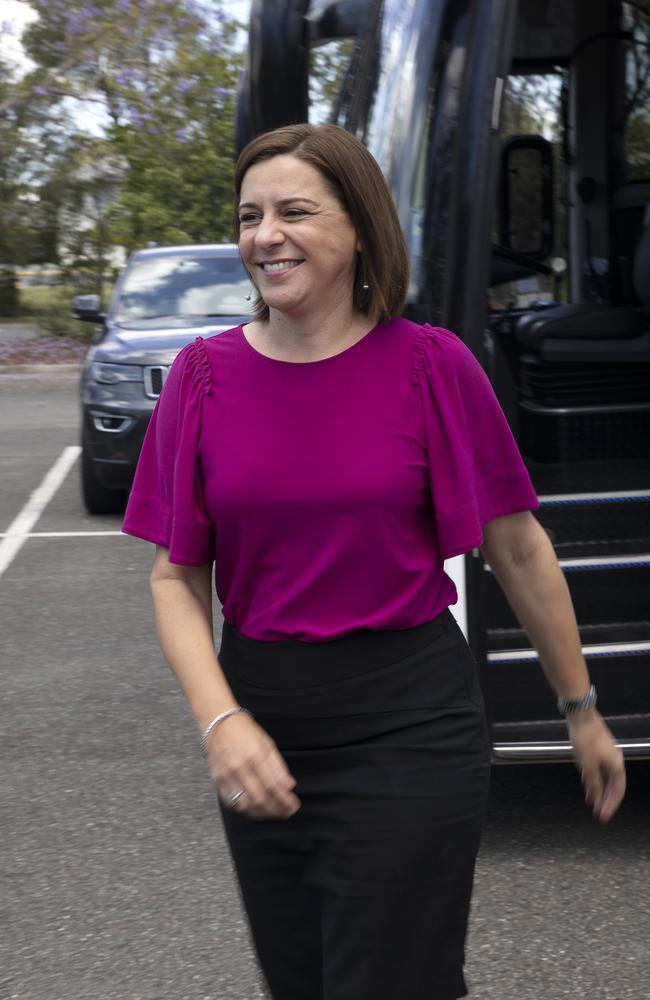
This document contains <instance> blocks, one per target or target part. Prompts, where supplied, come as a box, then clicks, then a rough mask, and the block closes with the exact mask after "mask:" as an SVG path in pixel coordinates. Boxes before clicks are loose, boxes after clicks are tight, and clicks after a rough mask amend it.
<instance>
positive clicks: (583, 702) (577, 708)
mask: <svg viewBox="0 0 650 1000" xmlns="http://www.w3.org/2000/svg"><path fill="white" fill-rule="evenodd" d="M597 700H598V699H597V696H596V688H595V687H594V685H593V684H591V685H590V687H589V690H588V691H587V693H586V695H585V696H584V697H583V698H573V699H571V698H558V700H557V707H558V711H559V712H560V715H564V716H568V715H574V714H575V713H576V712H581V711H582V710H583V709H585V708H593V707H594V705H595V704H596V701H597Z"/></svg>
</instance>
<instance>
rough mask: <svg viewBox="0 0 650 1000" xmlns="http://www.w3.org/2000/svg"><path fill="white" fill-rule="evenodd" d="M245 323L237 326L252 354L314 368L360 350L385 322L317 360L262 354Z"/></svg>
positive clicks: (295, 366)
mask: <svg viewBox="0 0 650 1000" xmlns="http://www.w3.org/2000/svg"><path fill="white" fill-rule="evenodd" d="M245 325H246V324H244V323H240V324H239V326H238V327H237V329H238V330H239V335H240V337H241V339H242V340H243V342H244V346H245V347H246V348H247V349H248V350H249V351H250V353H251V354H254V355H255V356H256V357H258V358H261V359H262V361H268V362H270V363H271V364H272V365H284V366H285V367H286V366H288V367H290V368H313V367H314V366H316V365H327V364H331V363H332V362H333V361H338V360H339V358H345V357H348V356H349V355H350V354H351V353H352V352H353V351H356V350H358V349H359V348H360V347H361V346H362V344H365V342H366V341H367V340H368V339H369V338H370V336H371V335H372V334H373V333H374V332H375V330H378V329H379V327H380V326H382V325H385V324H382V323H377V324H376V325H375V326H373V327H371V329H370V330H368V332H367V333H364V335H363V337H361V338H360V339H359V340H357V341H356V342H355V343H354V344H350V346H349V347H344V348H343V350H342V351H339V352H338V354H330V356H329V357H328V358H317V359H316V360H315V361H286V360H284V359H283V358H270V357H269V355H268V354H262V352H261V351H258V350H257V348H256V347H253V345H252V344H251V342H250V341H249V339H248V337H247V336H246V334H245V333H244V326H245Z"/></svg>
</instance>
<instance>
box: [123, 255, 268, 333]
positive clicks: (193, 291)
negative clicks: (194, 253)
mask: <svg viewBox="0 0 650 1000" xmlns="http://www.w3.org/2000/svg"><path fill="white" fill-rule="evenodd" d="M250 292H251V282H250V279H249V277H248V275H247V273H246V271H245V270H244V266H243V264H242V262H241V261H240V259H239V257H236V256H234V255H233V256H232V257H184V256H180V255H179V256H164V257H146V258H144V259H143V260H135V261H133V263H132V264H131V265H130V266H129V267H128V269H127V272H126V274H125V276H124V283H123V284H122V287H121V289H120V294H119V296H118V302H117V308H116V311H115V320H116V322H117V323H129V322H130V321H134V320H135V321H140V320H147V319H156V318H157V317H160V316H179V317H186V316H187V317H189V316H196V317H199V316H242V315H244V314H245V313H247V312H249V311H250V303H249V302H247V301H246V296H247V295H248V294H250Z"/></svg>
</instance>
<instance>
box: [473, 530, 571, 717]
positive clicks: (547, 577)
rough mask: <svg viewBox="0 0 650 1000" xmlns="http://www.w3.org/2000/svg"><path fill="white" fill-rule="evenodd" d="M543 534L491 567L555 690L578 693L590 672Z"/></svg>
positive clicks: (559, 573)
mask: <svg viewBox="0 0 650 1000" xmlns="http://www.w3.org/2000/svg"><path fill="white" fill-rule="evenodd" d="M544 538H545V540H543V541H542V542H541V543H540V544H538V545H537V546H536V547H535V548H534V550H533V551H531V552H530V553H529V554H528V555H527V557H526V558H525V559H523V560H521V561H520V562H512V561H511V562H507V563H505V564H497V565H492V572H493V573H494V575H495V577H496V579H497V580H498V582H499V584H500V586H501V588H502V590H503V592H504V594H505V596H506V598H507V600H508V603H509V604H510V607H511V608H512V610H513V612H514V614H515V616H516V617H517V619H518V620H519V622H520V624H521V625H522V627H523V628H524V629H525V631H526V633H527V634H528V636H529V638H530V640H531V643H532V644H533V646H534V647H535V649H536V650H537V652H538V654H539V658H540V662H541V664H542V668H543V670H544V673H545V674H546V677H547V679H548V681H549V683H550V684H551V686H552V687H553V689H554V690H555V692H556V694H557V695H558V696H559V697H562V698H570V699H573V698H580V697H582V696H583V695H584V694H586V692H587V690H588V688H589V674H588V671H587V666H586V664H585V660H584V657H583V655H582V650H581V645H580V635H579V633H578V626H577V623H576V617H575V612H574V610H573V604H572V601H571V595H570V593H569V588H568V586H567V582H566V580H565V578H564V574H563V573H562V570H561V569H560V566H559V563H558V561H557V558H556V555H555V552H554V550H553V546H552V544H551V541H550V539H549V538H548V536H546V535H545V536H544Z"/></svg>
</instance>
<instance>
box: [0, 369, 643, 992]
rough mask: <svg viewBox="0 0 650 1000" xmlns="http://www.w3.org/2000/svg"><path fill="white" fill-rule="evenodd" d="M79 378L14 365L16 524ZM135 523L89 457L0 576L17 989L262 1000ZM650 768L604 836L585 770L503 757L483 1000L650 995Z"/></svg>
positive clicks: (491, 842)
mask: <svg viewBox="0 0 650 1000" xmlns="http://www.w3.org/2000/svg"><path fill="white" fill-rule="evenodd" d="M76 382H77V376H76V374H75V373H73V372H71V371H60V372H58V373H57V372H53V371H52V370H47V371H46V370H44V371H43V373H42V374H38V375H35V374H29V375H25V374H16V373H14V374H4V375H3V374H1V373H0V456H1V465H2V477H1V479H0V532H2V533H6V532H7V529H8V527H9V525H10V524H12V522H13V523H14V526H15V525H16V520H15V519H16V518H17V516H18V515H19V513H20V512H21V511H24V508H25V504H26V503H27V502H28V500H29V498H30V496H32V509H37V507H38V504H37V506H36V508H34V503H35V502H36V501H38V495H37V496H36V501H35V500H34V491H35V490H36V489H37V487H39V485H40V484H41V483H42V482H43V480H44V477H45V476H46V474H47V473H48V471H49V470H50V469H52V467H53V466H54V465H55V463H57V460H59V458H60V456H61V455H62V454H63V452H64V449H66V448H70V447H74V446H75V445H77V443H78V404H77V386H76ZM68 454H69V455H71V454H72V453H68ZM73 458H74V456H72V460H73ZM32 520H33V517H32ZM20 523H21V524H22V525H23V527H24V524H25V522H24V520H23V521H22V522H20ZM19 528H20V524H19ZM119 528H120V519H119V518H117V517H102V518H97V517H90V516H89V515H87V514H85V512H84V510H83V508H82V505H81V499H80V495H79V487H78V461H77V462H73V464H72V465H71V468H70V470H69V471H68V472H67V474H65V476H64V478H63V481H62V482H61V485H60V486H59V487H58V489H57V490H56V492H54V495H53V496H52V498H51V499H50V500H49V502H48V503H47V504H46V506H45V507H44V509H43V510H42V512H41V513H40V516H38V518H37V520H35V521H34V523H33V524H31V527H30V528H29V531H28V532H26V533H25V537H24V541H23V544H22V545H20V546H19V547H18V548H17V549H16V551H15V552H14V553H13V555H12V556H11V558H10V559H9V561H8V562H7V565H6V567H5V568H4V570H3V571H1V572H2V575H0V615H1V630H0V664H1V666H0V683H1V685H2V691H1V699H0V756H1V759H2V772H1V779H0V844H1V851H2V864H1V866H0V871H1V873H2V874H1V876H0V878H1V884H0V1000H262V998H265V997H266V994H265V992H264V989H263V986H262V983H261V980H260V977H259V974H258V972H257V968H256V965H255V960H254V956H253V952H252V949H251V945H250V940H249V937H248V930H247V926H246V921H245V919H244V915H243V911H242V908H241V904H240V900H239V895H238V890H237V885H236V882H235V879H234V875H233V869H232V865H231V861H230V856H229V853H228V848H227V845H226V842H225V840H224V836H223V832H222V828H221V822H220V817H219V812H218V808H217V805H216V801H215V793H214V791H213V789H212V787H211V785H210V782H209V780H208V777H207V773H206V771H205V768H204V764H203V761H202V759H201V756H200V754H199V752H198V746H197V739H196V734H195V731H194V728H193V725H192V722H191V719H190V717H189V713H188V711H187V709H186V707H185V703H184V701H183V698H182V696H181V694H180V692H179V691H178V689H177V687H176V684H175V681H174V680H173V678H172V676H171V674H170V672H169V669H168V668H167V667H166V665H165V664H164V662H163V660H162V656H161V653H160V651H159V648H158V645H157V641H156V639H155V635H154V632H153V626H152V616H151V604H150V598H149V591H148V583H147V577H148V573H149V569H150V566H151V560H152V547H151V546H149V545H148V544H147V543H145V542H140V541H138V540H136V539H132V538H128V537H126V536H123V535H120V534H119ZM21 530H22V529H21ZM98 532H102V534H99V533H98ZM2 543H3V538H0V566H1V565H2ZM6 550H7V547H6V546H5V556H6ZM5 561H7V560H6V559H5ZM218 628H220V622H218V625H217V630H218ZM649 775H650V764H646V763H643V762H639V763H636V764H634V765H633V766H630V769H629V776H630V790H629V794H628V797H627V800H626V802H625V803H624V805H623V807H622V809H621V810H620V813H619V815H618V816H617V817H616V818H615V820H614V821H613V822H612V823H611V824H610V825H609V826H607V827H601V826H599V825H598V824H597V823H596V822H595V821H594V820H593V819H592V817H591V814H590V813H589V811H588V810H587V809H586V808H585V806H584V804H583V801H582V796H581V790H580V785H579V781H578V777H577V775H576V773H575V771H574V769H573V768H572V767H571V766H570V765H544V766H542V765H534V766H508V767H504V766H500V767H498V768H495V770H494V773H493V782H492V794H491V800H490V807H489V813H488V820H487V827H486V832H485V837H484V841H483V846H482V849H481V853H480V857H479V863H478V868H477V875H476V888H475V894H474V903H473V909H472V918H471V924H470V935H469V941H468V962H467V976H468V980H469V984H470V987H471V1000H561V998H573V1000H581V998H585V1000H649V998H650V948H649V940H648V939H649V932H650V902H649V898H650V892H649V886H650V860H649V854H650V848H649V836H648V833H649V820H650V797H649V795H648V784H649V782H648V777H649ZM342 933H344V928H342ZM383 946H388V947H390V942H387V943H384V944H383ZM395 1000H409V998H408V997H399V998H398V997H396V998H395ZM431 1000H436V997H432V998H431Z"/></svg>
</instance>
